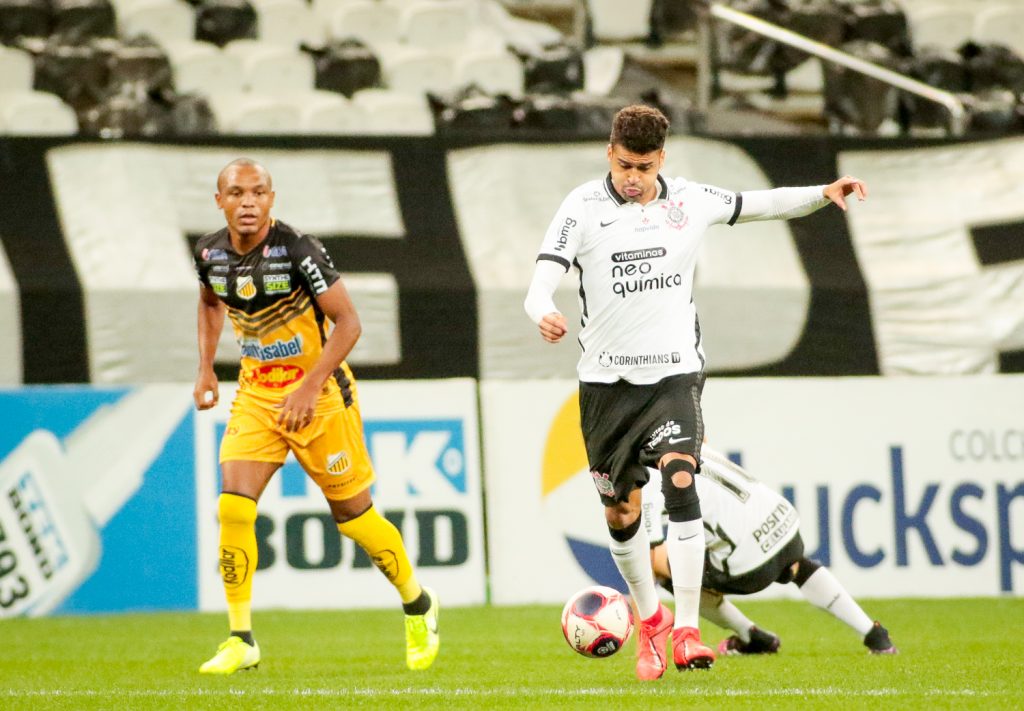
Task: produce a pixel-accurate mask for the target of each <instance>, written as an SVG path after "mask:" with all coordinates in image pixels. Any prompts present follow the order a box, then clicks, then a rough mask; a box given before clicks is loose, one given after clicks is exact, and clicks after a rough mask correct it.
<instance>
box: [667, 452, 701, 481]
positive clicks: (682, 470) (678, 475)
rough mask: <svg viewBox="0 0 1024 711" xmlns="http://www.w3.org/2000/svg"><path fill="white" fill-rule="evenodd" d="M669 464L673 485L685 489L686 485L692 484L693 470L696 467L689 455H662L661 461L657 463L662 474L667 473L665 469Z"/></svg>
mask: <svg viewBox="0 0 1024 711" xmlns="http://www.w3.org/2000/svg"><path fill="white" fill-rule="evenodd" d="M677 462H683V463H684V464H673V463H677ZM669 465H673V466H672V474H671V478H672V484H673V485H675V486H676V487H677V488H680V489H685V488H686V487H688V486H690V485H691V484H693V472H694V471H695V470H696V469H697V467H696V464H695V463H694V462H693V461H692V460H691V459H690V458H689V457H685V456H671V455H668V454H666V455H665V456H664V457H662V458H661V461H660V462H659V463H658V468H659V469H660V470H661V472H662V474H663V475H665V474H667V473H668V472H667V471H666V470H667V468H668V467H669Z"/></svg>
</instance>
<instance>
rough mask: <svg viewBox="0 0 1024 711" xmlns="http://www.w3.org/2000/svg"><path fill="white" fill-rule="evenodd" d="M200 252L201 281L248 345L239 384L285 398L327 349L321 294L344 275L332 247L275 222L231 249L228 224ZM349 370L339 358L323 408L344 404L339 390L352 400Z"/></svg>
mask: <svg viewBox="0 0 1024 711" xmlns="http://www.w3.org/2000/svg"><path fill="white" fill-rule="evenodd" d="M194 256H195V265H196V271H197V272H198V274H199V280H200V281H201V282H202V283H203V284H205V285H206V286H207V287H209V288H210V289H211V290H212V291H213V293H215V294H216V295H217V297H218V298H219V299H220V300H221V301H222V302H224V304H225V306H227V314H228V318H230V319H231V325H232V326H233V327H234V330H235V337H236V338H237V339H238V344H239V346H240V347H241V350H242V359H241V371H240V372H239V376H238V382H239V385H240V386H241V388H242V389H243V390H244V391H246V392H248V393H249V394H251V395H253V396H255V397H257V398H259V399H260V400H263V401H267V402H269V403H276V402H279V401H280V400H282V399H284V397H285V396H286V395H287V394H288V393H290V392H291V391H292V390H294V389H295V388H297V387H298V385H299V382H300V381H301V380H302V378H303V377H304V376H305V375H306V373H307V372H309V370H310V369H311V368H312V367H313V365H314V364H315V363H316V361H317V359H318V358H319V357H320V354H321V353H322V352H323V344H324V341H325V340H326V337H327V336H326V331H325V325H324V319H325V317H324V313H323V311H321V310H320V307H319V306H318V305H317V303H316V297H317V296H319V295H320V294H322V293H324V292H325V291H327V289H328V288H329V287H330V286H331V285H332V284H334V282H336V281H337V280H338V279H339V278H340V276H339V274H338V272H337V270H336V269H335V268H334V264H333V263H332V262H331V258H330V256H329V255H328V254H327V251H326V250H325V249H324V247H323V245H322V244H320V242H319V240H317V239H316V238H315V237H311V236H309V235H303V234H300V233H299V232H298V231H296V230H295V229H294V228H292V227H289V226H288V225H286V224H285V223H283V222H279V221H274V223H273V224H272V225H271V227H270V232H269V233H268V234H267V236H266V238H265V239H264V240H263V242H261V243H260V244H259V245H258V246H257V247H256V248H255V249H253V250H252V251H250V252H248V253H246V254H238V253H237V252H236V251H235V250H234V249H233V248H232V246H231V238H230V236H229V235H228V230H227V228H224V229H222V230H219V231H217V232H213V233H211V234H208V235H204V236H203V237H201V238H200V239H199V241H198V242H197V243H196V248H195V255H194ZM345 371H347V369H344V370H343V369H342V367H341V364H339V368H338V370H337V371H336V373H335V377H334V378H331V379H329V380H328V381H327V385H326V386H325V388H324V391H323V393H322V394H321V397H320V401H319V402H318V404H317V410H318V412H322V411H326V410H329V409H334V408H337V407H340V406H341V399H340V398H339V391H342V392H343V394H344V395H345V399H346V400H348V396H347V393H348V378H347V377H346V375H347V372H345ZM339 384H340V386H341V387H339ZM346 404H349V403H348V402H346Z"/></svg>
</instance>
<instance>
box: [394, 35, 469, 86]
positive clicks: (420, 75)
mask: <svg viewBox="0 0 1024 711" xmlns="http://www.w3.org/2000/svg"><path fill="white" fill-rule="evenodd" d="M379 49H380V53H381V56H380V60H381V68H382V70H383V75H384V84H385V86H387V87H388V88H389V89H394V90H395V91H400V92H406V93H413V94H416V93H419V94H422V93H425V92H433V93H435V94H441V93H445V92H448V91H452V90H453V89H455V88H456V83H455V76H454V63H453V62H452V58H451V55H449V54H448V53H447V52H444V51H441V50H431V49H424V48H419V47H407V46H404V45H390V46H381V47H380V48H379Z"/></svg>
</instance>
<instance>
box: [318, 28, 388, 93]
mask: <svg viewBox="0 0 1024 711" xmlns="http://www.w3.org/2000/svg"><path fill="white" fill-rule="evenodd" d="M307 51H308V52H309V53H310V54H311V55H312V56H313V65H314V67H315V68H316V88H317V89H326V90H328V91H336V92H338V93H340V94H344V95H345V96H348V97H351V96H352V94H354V93H356V92H357V91H359V90H360V89H370V88H375V87H380V85H381V71H380V60H379V59H378V58H377V55H376V54H374V52H373V50H372V49H370V48H369V47H367V46H366V45H364V44H363V43H362V42H360V41H359V40H352V39H349V40H335V41H332V42H329V43H327V45H325V46H324V47H323V48H322V49H308V50H307Z"/></svg>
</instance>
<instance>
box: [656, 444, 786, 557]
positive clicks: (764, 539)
mask: <svg viewBox="0 0 1024 711" xmlns="http://www.w3.org/2000/svg"><path fill="white" fill-rule="evenodd" d="M651 474H652V476H651V481H650V482H648V484H647V485H646V486H645V487H644V490H643V508H642V511H643V516H644V525H645V527H646V528H647V531H648V535H649V536H650V538H651V542H652V543H658V542H660V541H662V540H663V539H664V537H665V536H664V532H663V529H662V523H661V513H662V510H663V509H664V502H665V499H664V497H663V496H662V493H661V476H660V475H659V474H658V472H657V471H652V472H651ZM694 480H695V482H696V484H697V494H698V496H699V497H700V514H701V518H702V519H703V521H704V542H705V545H706V547H707V552H708V559H709V561H710V562H711V565H713V566H714V567H715V568H717V569H718V570H720V571H722V572H723V573H726V574H727V575H729V576H732V577H736V576H738V575H743V574H744V573H749V572H750V571H752V570H754V569H755V568H757V567H759V566H761V565H764V564H765V563H767V562H768V561H769V560H770V559H771V558H772V556H774V555H775V554H776V553H777V552H778V551H779V550H780V549H781V548H782V547H783V546H784V545H786V544H787V543H789V542H790V541H791V540H793V537H794V536H795V535H796V534H797V531H798V530H799V527H800V517H799V515H798V514H797V512H796V509H795V508H793V505H792V504H791V503H789V501H787V500H786V499H785V498H783V497H782V496H780V495H779V494H777V493H776V492H774V491H773V490H772V489H770V488H769V487H768V486H766V485H765V484H763V483H761V482H759V481H757V480H756V479H754V478H753V477H751V476H750V475H749V474H747V472H746V471H744V470H743V469H742V468H741V467H739V466H737V465H736V464H734V463H732V462H731V461H729V459H728V458H727V457H725V455H723V454H722V453H720V452H717V451H715V450H714V449H712V448H711V447H708V446H707V445H704V447H703V448H702V450H701V465H700V473H699V474H697V475H696V477H695V479H694Z"/></svg>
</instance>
